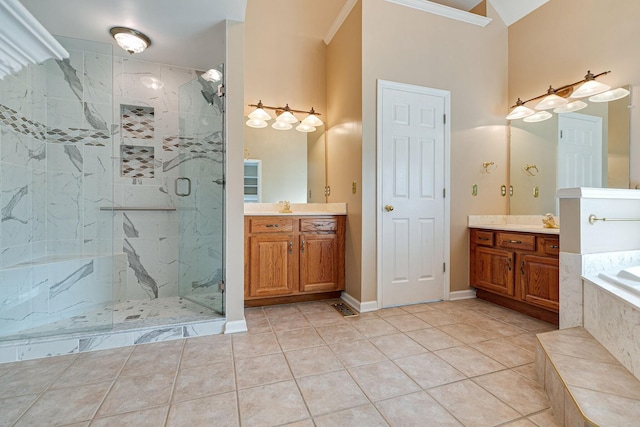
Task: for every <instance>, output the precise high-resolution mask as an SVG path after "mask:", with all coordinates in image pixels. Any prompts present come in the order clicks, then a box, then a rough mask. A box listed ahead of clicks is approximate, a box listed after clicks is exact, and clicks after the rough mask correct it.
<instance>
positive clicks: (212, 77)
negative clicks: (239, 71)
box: [202, 68, 222, 83]
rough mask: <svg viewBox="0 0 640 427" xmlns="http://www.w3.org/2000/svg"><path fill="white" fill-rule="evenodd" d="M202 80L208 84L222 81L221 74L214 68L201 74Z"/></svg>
mask: <svg viewBox="0 0 640 427" xmlns="http://www.w3.org/2000/svg"><path fill="white" fill-rule="evenodd" d="M202 78H203V79H205V80H206V81H208V82H212V83H215V82H219V81H220V80H222V73H221V72H220V71H218V70H216V69H215V68H212V69H210V70H209V71H207V72H206V73H202Z"/></svg>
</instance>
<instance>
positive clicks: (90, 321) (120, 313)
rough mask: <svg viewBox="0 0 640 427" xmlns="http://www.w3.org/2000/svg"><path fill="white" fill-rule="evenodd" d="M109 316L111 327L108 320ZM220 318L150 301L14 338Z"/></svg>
mask: <svg viewBox="0 0 640 427" xmlns="http://www.w3.org/2000/svg"><path fill="white" fill-rule="evenodd" d="M112 315H113V327H112V324H111V319H112ZM223 317H224V316H222V315H221V314H219V313H217V312H215V311H214V310H211V309H209V308H207V307H204V306H202V305H199V304H196V303H194V302H192V301H189V300H187V299H185V298H181V297H164V298H157V299H153V300H127V301H123V302H119V303H117V304H115V305H114V306H113V308H112V307H105V308H103V309H101V310H95V311H93V312H90V313H86V314H83V315H78V316H73V317H70V318H68V319H62V320H59V321H57V322H52V323H49V324H47V325H43V326H39V327H36V328H31V329H26V330H24V331H22V332H21V333H20V334H17V335H15V338H16V339H27V338H33V337H37V336H43V335H50V334H51V333H52V332H54V331H55V332H56V335H58V334H68V333H75V332H84V331H94V330H95V331H104V330H112V331H114V332H122V331H127V330H131V329H139V328H148V327H154V326H168V325H173V324H182V323H189V322H200V321H206V320H212V319H220V318H223Z"/></svg>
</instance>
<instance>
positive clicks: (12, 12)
mask: <svg viewBox="0 0 640 427" xmlns="http://www.w3.org/2000/svg"><path fill="white" fill-rule="evenodd" d="M0 22H2V25H0V79H2V78H4V76H5V75H7V74H11V73H16V72H18V71H20V70H21V69H22V67H24V66H26V65H29V64H37V63H39V62H42V61H45V60H47V59H49V58H57V59H62V58H68V57H69V53H68V52H67V51H66V50H65V49H64V48H63V47H62V46H61V45H60V43H58V42H57V41H56V39H54V38H53V36H52V35H51V34H49V32H48V31H47V30H46V29H45V28H44V27H43V26H42V25H41V24H40V23H39V22H38V21H37V20H36V19H35V18H34V17H33V15H31V13H29V11H28V10H27V9H26V8H25V7H24V6H23V5H22V4H21V3H20V2H18V1H17V0H0Z"/></svg>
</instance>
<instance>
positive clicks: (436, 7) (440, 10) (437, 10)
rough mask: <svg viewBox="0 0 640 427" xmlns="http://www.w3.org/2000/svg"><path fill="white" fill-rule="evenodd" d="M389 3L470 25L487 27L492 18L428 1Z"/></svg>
mask: <svg viewBox="0 0 640 427" xmlns="http://www.w3.org/2000/svg"><path fill="white" fill-rule="evenodd" d="M387 1H388V2H389V3H395V4H399V5H401V6H406V7H410V8H412V9H418V10H422V11H424V12H428V13H432V14H434V15H440V16H444V17H445V18H451V19H455V20H456V21H462V22H466V23H468V24H473V25H477V26H479V27H486V26H487V25H488V24H489V23H490V22H491V18H487V17H485V16H480V15H476V14H475V13H470V12H465V11H464V10H460V9H456V8H453V7H449V6H444V5H441V4H438V3H434V2H431V1H428V0H387Z"/></svg>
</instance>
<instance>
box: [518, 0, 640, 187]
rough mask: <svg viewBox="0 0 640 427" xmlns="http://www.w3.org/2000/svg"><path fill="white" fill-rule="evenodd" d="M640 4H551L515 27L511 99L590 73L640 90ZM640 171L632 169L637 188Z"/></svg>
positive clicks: (638, 157) (635, 152)
mask: <svg viewBox="0 0 640 427" xmlns="http://www.w3.org/2000/svg"><path fill="white" fill-rule="evenodd" d="M639 21H640V2H638V1H629V0H611V1H599V0H562V1H550V2H548V3H546V4H544V5H543V6H541V7H540V8H539V9H537V10H535V11H534V12H532V13H531V14H530V15H527V16H526V17H524V18H523V19H521V20H520V21H518V22H516V23H514V24H513V25H511V26H510V27H509V101H511V104H513V103H514V102H515V100H516V99H517V98H518V97H520V98H522V99H528V98H532V97H534V96H537V95H540V94H542V93H544V91H545V90H546V88H547V87H549V85H555V86H561V85H564V84H568V83H572V82H574V81H577V80H580V79H582V78H583V76H584V75H585V74H586V72H587V70H591V71H592V72H593V73H599V72H602V71H608V70H611V71H612V73H611V74H609V75H607V76H604V77H602V78H600V79H599V80H600V81H602V82H605V83H607V84H609V85H611V86H613V87H617V86H623V85H627V84H629V85H631V86H632V91H634V92H635V93H636V94H637V93H639V91H640V55H637V54H636V53H635V52H634V41H636V40H640V25H638V22H639ZM636 110H637V109H633V110H631V111H632V113H631V114H632V117H631V120H632V121H631V138H632V141H633V139H634V137H635V141H634V142H632V148H631V150H632V152H631V156H632V159H631V164H632V165H633V164H636V165H637V164H640V140H639V139H638V138H637V135H638V134H640V112H638V111H636ZM639 183H640V168H635V170H634V168H632V169H631V184H632V186H634V185H636V184H639Z"/></svg>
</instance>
